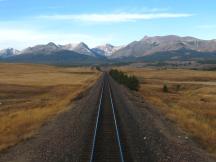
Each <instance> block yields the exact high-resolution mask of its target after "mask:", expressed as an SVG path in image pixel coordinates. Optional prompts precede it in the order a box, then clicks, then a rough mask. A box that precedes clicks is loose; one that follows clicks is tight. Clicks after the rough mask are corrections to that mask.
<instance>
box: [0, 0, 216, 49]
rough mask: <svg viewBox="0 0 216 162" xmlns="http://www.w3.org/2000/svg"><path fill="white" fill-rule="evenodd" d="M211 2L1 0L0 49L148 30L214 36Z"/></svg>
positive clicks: (116, 38) (116, 39)
mask: <svg viewBox="0 0 216 162" xmlns="http://www.w3.org/2000/svg"><path fill="white" fill-rule="evenodd" d="M215 7H216V1H215V0H107V1H101V0H0V49H3V48H12V47H13V48H16V49H19V50H21V49H24V48H26V47H29V46H34V45H36V44H47V43H49V42H54V43H56V44H68V43H78V42H85V43H86V44H88V45H89V46H90V47H94V46H97V45H101V44H105V43H110V44H113V45H116V46H118V45H125V44H128V43H130V42H132V41H135V40H140V39H142V38H143V37H144V36H146V35H147V36H158V35H159V36H163V35H179V36H194V37H197V38H200V39H216V9H215Z"/></svg>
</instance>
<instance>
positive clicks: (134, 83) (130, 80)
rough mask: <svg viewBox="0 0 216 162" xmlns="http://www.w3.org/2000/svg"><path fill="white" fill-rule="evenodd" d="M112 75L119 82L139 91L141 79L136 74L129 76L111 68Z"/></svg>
mask: <svg viewBox="0 0 216 162" xmlns="http://www.w3.org/2000/svg"><path fill="white" fill-rule="evenodd" d="M110 75H111V76H112V78H113V79H115V80H116V81H117V82H118V83H120V84H123V85H125V86H126V87H128V88H129V89H131V90H135V91H137V90H138V89H139V80H138V79H137V78H136V77H135V76H129V75H127V74H125V73H123V72H122V71H119V70H116V69H112V70H110Z"/></svg>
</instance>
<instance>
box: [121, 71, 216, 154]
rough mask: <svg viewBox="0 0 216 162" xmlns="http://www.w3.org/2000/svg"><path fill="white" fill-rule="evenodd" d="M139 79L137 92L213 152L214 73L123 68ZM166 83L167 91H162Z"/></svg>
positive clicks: (215, 124)
mask: <svg viewBox="0 0 216 162" xmlns="http://www.w3.org/2000/svg"><path fill="white" fill-rule="evenodd" d="M122 70H123V71H126V72H128V73H130V74H134V75H136V76H137V77H138V78H139V79H140V81H141V88H140V92H141V93H142V94H143V96H144V97H145V99H146V100H147V101H148V102H149V103H150V104H152V105H155V106H156V107H157V108H159V109H160V110H161V111H162V112H164V114H165V115H166V116H167V117H168V118H169V119H171V120H172V121H174V122H176V124H177V125H178V126H180V127H181V128H182V129H184V130H185V131H186V132H188V135H189V137H191V138H192V139H194V140H195V141H196V142H197V143H198V144H200V146H202V147H203V148H204V149H206V150H208V151H209V152H211V153H213V154H216V73H215V72H210V71H209V72H208V71H193V70H153V69H136V68H122ZM164 84H167V86H168V93H165V92H163V85H164Z"/></svg>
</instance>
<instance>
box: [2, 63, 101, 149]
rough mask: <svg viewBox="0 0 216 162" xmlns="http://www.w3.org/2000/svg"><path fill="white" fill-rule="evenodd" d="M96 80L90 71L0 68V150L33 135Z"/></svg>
mask: <svg viewBox="0 0 216 162" xmlns="http://www.w3.org/2000/svg"><path fill="white" fill-rule="evenodd" d="M99 76H100V73H99V72H98V71H97V70H96V69H91V68H59V67H52V66H46V65H27V64H0V150H3V149H6V148H8V147H10V146H12V145H15V144H17V143H18V142H20V141H22V140H25V139H27V138H29V137H31V136H32V135H33V134H35V133H36V132H37V130H38V128H40V127H41V126H42V125H43V124H44V123H45V122H46V121H47V120H49V119H51V118H52V117H54V116H55V115H57V114H58V113H61V112H63V111H66V110H67V107H68V106H69V105H71V104H72V103H73V100H74V99H75V98H76V96H78V95H79V94H80V93H82V91H84V90H85V89H86V88H88V87H90V86H91V85H92V84H93V83H94V82H95V81H96V80H97V79H98V77H99Z"/></svg>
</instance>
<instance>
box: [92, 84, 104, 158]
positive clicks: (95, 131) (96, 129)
mask: <svg viewBox="0 0 216 162" xmlns="http://www.w3.org/2000/svg"><path fill="white" fill-rule="evenodd" d="M103 92H104V81H103V83H102V90H101V95H100V101H99V105H98V112H97V119H96V124H95V129H94V136H93V143H92V149H91V156H90V161H89V162H93V160H94V154H95V144H96V138H97V132H98V125H99V119H100V113H101V103H102V99H103Z"/></svg>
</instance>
